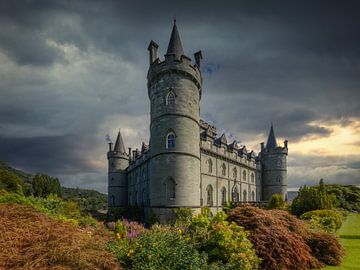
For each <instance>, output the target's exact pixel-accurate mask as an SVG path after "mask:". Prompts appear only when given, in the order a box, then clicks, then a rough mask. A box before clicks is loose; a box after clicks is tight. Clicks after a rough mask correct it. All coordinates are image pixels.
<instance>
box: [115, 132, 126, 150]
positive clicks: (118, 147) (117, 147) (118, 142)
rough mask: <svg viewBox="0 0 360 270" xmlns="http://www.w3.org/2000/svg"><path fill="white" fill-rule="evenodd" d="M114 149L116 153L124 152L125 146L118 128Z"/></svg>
mask: <svg viewBox="0 0 360 270" xmlns="http://www.w3.org/2000/svg"><path fill="white" fill-rule="evenodd" d="M114 151H115V152H118V153H126V151H125V146H124V141H123V138H122V136H121V132H120V130H119V133H118V135H117V138H116V142H115V146H114Z"/></svg>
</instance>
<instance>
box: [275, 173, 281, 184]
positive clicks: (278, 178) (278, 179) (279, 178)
mask: <svg viewBox="0 0 360 270" xmlns="http://www.w3.org/2000/svg"><path fill="white" fill-rule="evenodd" d="M276 180H277V182H278V183H281V181H282V177H281V176H280V175H279V176H278V177H277V178H276Z"/></svg>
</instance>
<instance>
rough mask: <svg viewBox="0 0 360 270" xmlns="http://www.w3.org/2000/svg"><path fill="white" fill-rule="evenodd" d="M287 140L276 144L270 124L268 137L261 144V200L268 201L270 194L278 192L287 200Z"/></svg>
mask: <svg viewBox="0 0 360 270" xmlns="http://www.w3.org/2000/svg"><path fill="white" fill-rule="evenodd" d="M287 146H288V142H287V141H284V146H283V147H281V146H278V145H277V142H276V137H275V133H274V127H273V125H272V124H271V128H270V132H269V137H268V140H267V143H266V146H265V147H264V144H263V143H262V144H261V152H260V155H259V157H260V161H261V166H262V190H263V197H262V200H264V201H269V200H270V198H271V196H272V195H274V194H276V193H279V194H281V195H282V196H283V199H284V200H287V154H288V147H287Z"/></svg>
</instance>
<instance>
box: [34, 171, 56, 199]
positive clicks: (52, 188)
mask: <svg viewBox="0 0 360 270" xmlns="http://www.w3.org/2000/svg"><path fill="white" fill-rule="evenodd" d="M32 187H33V190H34V195H35V196H39V197H46V196H47V195H49V194H56V195H59V196H61V186H60V182H59V179H57V178H53V177H51V176H48V175H46V174H36V175H35V176H34V179H33V182H32Z"/></svg>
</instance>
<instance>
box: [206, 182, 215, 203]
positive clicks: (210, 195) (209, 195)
mask: <svg viewBox="0 0 360 270" xmlns="http://www.w3.org/2000/svg"><path fill="white" fill-rule="evenodd" d="M206 193H207V197H206V204H207V205H208V206H212V205H213V188H212V186H211V185H208V186H207V188H206Z"/></svg>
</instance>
